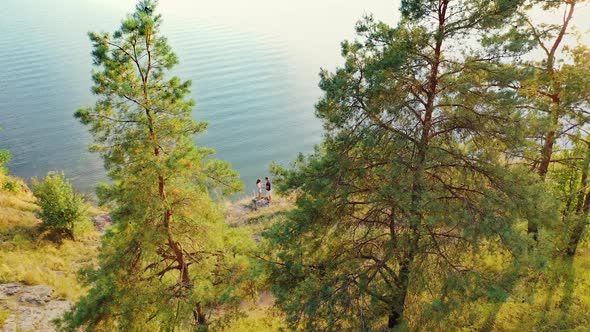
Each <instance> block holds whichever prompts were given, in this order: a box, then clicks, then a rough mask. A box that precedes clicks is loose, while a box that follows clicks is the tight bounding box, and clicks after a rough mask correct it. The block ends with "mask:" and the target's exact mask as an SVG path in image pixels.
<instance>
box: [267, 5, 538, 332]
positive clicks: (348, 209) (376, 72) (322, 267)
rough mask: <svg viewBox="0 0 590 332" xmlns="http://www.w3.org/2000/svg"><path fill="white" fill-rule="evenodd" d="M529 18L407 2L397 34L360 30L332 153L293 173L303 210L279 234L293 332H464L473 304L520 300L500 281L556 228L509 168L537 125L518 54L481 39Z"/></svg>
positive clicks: (332, 105)
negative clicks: (537, 236)
mask: <svg viewBox="0 0 590 332" xmlns="http://www.w3.org/2000/svg"><path fill="white" fill-rule="evenodd" d="M518 5H519V2H515V1H485V2H481V1H468V0H465V1H449V0H434V1H402V6H401V12H402V16H403V18H402V21H401V23H400V24H399V25H398V26H397V27H390V26H388V25H386V24H384V23H380V22H375V21H374V20H373V19H372V18H370V17H369V18H367V19H366V20H365V21H362V22H360V23H359V24H358V26H357V31H358V33H359V36H360V39H359V40H358V41H356V42H345V43H343V46H342V50H343V54H344V56H345V58H346V63H345V66H344V67H343V68H340V69H338V70H337V71H336V72H335V73H329V72H327V71H323V72H322V73H321V83H320V87H321V88H322V89H323V90H324V92H325V95H324V97H323V98H322V99H321V101H320V102H319V103H318V105H317V115H318V117H319V118H320V119H322V121H323V122H324V127H325V129H326V131H327V133H326V136H325V140H324V142H323V144H322V146H321V147H319V148H317V150H316V152H315V153H314V154H313V155H311V156H309V157H307V158H305V157H303V156H300V157H299V159H298V160H297V161H296V162H295V163H294V165H293V166H294V167H293V168H292V169H291V170H279V173H281V174H282V176H283V179H282V181H284V186H283V188H282V190H287V191H290V190H293V191H295V192H296V193H297V195H298V201H297V208H296V209H295V211H293V212H292V213H291V214H290V216H289V220H288V221H287V222H286V223H282V224H278V225H276V226H275V227H274V228H273V229H271V230H270V231H269V232H268V233H267V234H266V236H267V237H268V239H269V241H270V244H269V247H270V248H276V252H275V253H274V255H275V257H274V259H275V262H274V263H271V264H269V267H270V270H271V280H272V281H273V283H275V287H274V292H275V294H276V296H277V303H278V304H279V306H280V307H281V308H282V309H283V310H285V311H286V312H287V313H288V315H289V322H290V324H291V325H292V327H293V328H301V329H304V330H327V331H338V330H376V329H380V328H382V327H383V325H386V326H387V327H389V328H394V327H399V326H400V324H402V322H403V321H405V322H406V323H407V324H409V325H410V326H411V327H412V328H417V327H418V326H420V328H421V329H428V328H443V326H444V328H445V329H452V328H453V325H445V324H447V323H448V321H446V320H445V319H443V318H444V317H445V316H446V317H448V316H449V313H450V312H451V311H453V310H455V309H459V308H461V306H462V305H463V304H465V302H467V303H469V302H470V301H475V300H477V299H479V298H485V297H487V298H492V299H499V298H504V297H506V296H507V294H506V293H505V292H503V291H502V288H501V287H500V286H499V285H498V284H497V282H499V281H500V279H501V278H499V276H500V275H501V272H502V271H503V269H505V268H506V267H507V266H509V265H510V264H511V262H512V261H513V260H514V259H515V258H514V257H515V256H518V255H519V253H520V252H523V246H522V245H521V244H523V243H526V241H523V239H522V238H521V237H520V233H519V232H518V231H517V230H515V226H516V225H517V223H518V221H519V220H522V218H524V219H525V220H526V219H527V218H535V219H542V218H543V217H542V216H543V213H544V211H543V209H542V205H541V204H539V203H538V202H539V201H540V200H541V199H544V196H543V194H542V190H540V188H539V187H538V186H537V185H536V183H537V181H536V179H535V178H534V177H533V176H529V175H528V174H526V173H528V171H527V170H526V169H524V168H523V167H519V166H518V165H511V164H510V163H509V161H510V160H509V158H510V156H512V155H513V154H514V151H520V150H521V149H522V145H523V144H524V141H523V139H524V137H523V135H522V134H521V133H522V130H521V129H522V128H521V127H522V126H523V123H524V121H523V119H521V118H520V117H519V113H518V112H516V110H517V109H516V106H517V101H518V98H517V97H516V94H515V92H514V90H511V89H510V84H511V83H513V81H514V77H513V76H512V75H510V74H509V71H505V70H503V69H502V68H503V67H504V64H503V62H502V59H503V57H504V56H506V55H507V54H506V53H502V52H494V53H491V52H488V51H487V50H486V51H484V50H483V49H481V48H480V49H478V48H474V47H473V45H477V42H478V41H477V40H475V39H474V38H473V37H470V36H473V35H475V33H476V32H477V35H481V32H482V31H486V30H490V29H495V28H496V27H498V26H500V24H501V23H502V22H504V21H505V20H507V19H509V18H511V17H512V14H513V13H514V10H515V9H517V6H518ZM283 172H284V173H283ZM490 254H493V256H494V257H495V258H494V259H496V260H500V263H497V262H496V263H493V264H492V263H491V262H490V261H489V260H487V261H486V257H488V258H489V257H490ZM455 323H457V324H460V323H459V322H455ZM462 323H463V324H469V323H468V322H462ZM472 323H473V322H472ZM459 327H460V325H457V326H455V328H459Z"/></svg>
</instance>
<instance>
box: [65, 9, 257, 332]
mask: <svg viewBox="0 0 590 332" xmlns="http://www.w3.org/2000/svg"><path fill="white" fill-rule="evenodd" d="M155 7H156V2H155V1H149V0H144V1H140V2H139V3H138V4H137V6H136V10H135V12H134V13H133V14H131V15H128V16H127V17H126V18H125V19H124V20H123V22H122V24H121V27H120V29H119V30H117V31H115V33H113V34H112V35H110V34H108V33H90V34H89V37H90V40H91V41H92V44H93V52H92V55H93V62H94V65H95V66H96V67H95V70H94V71H93V75H92V77H93V80H94V87H93V91H94V93H95V94H96V95H97V97H98V101H97V102H96V104H95V105H94V106H93V107H87V108H83V109H80V110H78V111H77V112H76V114H75V116H76V117H77V118H78V119H79V120H80V121H81V122H82V123H83V124H85V125H88V126H89V128H90V131H91V133H92V134H93V135H94V140H95V145H93V146H92V147H91V150H92V151H95V152H97V153H99V154H100V155H101V157H102V158H103V160H104V164H105V168H106V170H107V172H108V175H109V176H110V177H111V179H112V180H113V182H112V185H101V186H100V188H99V189H98V190H97V194H98V196H99V200H100V201H101V203H105V204H109V205H110V206H112V207H113V211H112V213H111V216H112V218H113V222H114V226H113V228H112V229H111V230H110V231H109V232H108V233H107V234H106V235H105V236H104V239H103V247H102V250H101V255H100V258H99V261H100V268H99V269H97V270H86V271H84V272H83V278H84V280H85V281H86V282H88V284H89V285H91V286H92V288H91V290H90V292H89V294H88V295H87V296H85V297H83V298H82V299H81V300H80V301H79V302H78V303H77V304H76V306H75V307H74V308H73V309H72V311H71V312H69V313H68V314H67V315H66V316H65V319H64V321H62V322H61V328H62V329H63V330H76V329H78V328H84V329H88V330H94V329H101V330H119V331H161V330H166V331H171V330H191V329H196V330H204V329H207V328H209V327H212V328H213V327H215V328H220V327H222V326H224V325H227V324H228V323H229V322H230V321H231V319H232V318H234V317H239V316H240V313H239V304H240V299H241V297H243V296H245V295H246V294H248V292H249V289H248V287H247V286H248V283H247V282H246V281H247V280H246V279H247V277H248V273H247V271H248V269H249V265H250V260H249V258H248V257H247V256H246V255H245V254H246V252H248V250H250V248H251V246H252V242H251V241H249V240H248V239H249V236H248V235H247V234H245V233H244V232H242V231H240V230H238V229H230V228H229V227H228V226H227V225H226V224H225V223H224V222H223V210H222V208H221V205H220V204H219V202H217V201H215V200H214V199H213V198H212V197H215V198H221V197H223V196H224V195H226V194H231V193H234V192H236V191H239V190H241V189H242V187H243V185H242V184H241V183H240V182H239V180H238V174H237V172H236V171H234V170H233V169H232V168H231V166H230V165H229V164H228V163H227V162H222V161H218V160H214V159H213V158H212V155H213V153H214V151H213V150H211V149H208V148H202V147H198V146H195V145H194V143H193V141H192V140H193V135H195V134H199V133H202V132H203V131H204V130H205V129H206V124H205V123H203V122H195V121H194V120H193V119H192V118H191V108H192V107H193V106H194V102H193V101H192V100H189V99H187V95H188V93H189V88H190V82H189V81H182V80H180V79H179V78H177V77H172V78H168V77H167V76H166V74H167V71H168V70H170V69H171V68H172V67H173V66H174V65H175V64H176V63H177V61H178V59H177V57H176V55H175V54H174V53H173V52H172V50H171V48H170V46H169V45H168V43H167V40H166V38H165V37H163V36H162V35H161V34H160V25H161V22H162V19H161V16H160V15H157V14H155Z"/></svg>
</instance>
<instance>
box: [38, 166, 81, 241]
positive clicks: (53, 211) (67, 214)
mask: <svg viewBox="0 0 590 332" xmlns="http://www.w3.org/2000/svg"><path fill="white" fill-rule="evenodd" d="M32 183H33V194H34V195H35V197H36V198H37V204H38V205H39V207H41V212H39V213H38V216H39V218H41V220H42V221H43V224H42V225H43V228H44V229H46V230H49V231H51V232H54V233H55V234H57V235H59V236H60V237H61V236H66V237H69V238H71V239H74V226H75V225H76V224H77V223H78V222H81V221H83V219H84V217H85V216H86V208H85V207H84V201H83V199H82V196H81V195H79V194H77V193H76V192H74V188H73V187H72V184H71V183H70V181H69V180H68V179H66V178H65V176H64V174H63V173H61V172H49V173H48V174H47V176H45V178H44V179H43V181H42V182H40V181H39V180H37V179H33V180H32Z"/></svg>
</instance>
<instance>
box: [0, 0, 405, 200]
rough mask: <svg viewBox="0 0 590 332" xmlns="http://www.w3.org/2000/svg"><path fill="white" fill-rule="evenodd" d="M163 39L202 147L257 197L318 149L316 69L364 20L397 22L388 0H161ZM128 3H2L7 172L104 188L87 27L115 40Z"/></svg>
mask: <svg viewBox="0 0 590 332" xmlns="http://www.w3.org/2000/svg"><path fill="white" fill-rule="evenodd" d="M160 2H161V4H160V7H159V11H160V13H162V15H163V19H164V24H163V27H162V28H163V33H164V34H165V35H166V36H168V38H169V42H170V44H171V46H172V48H173V49H174V51H175V52H176V53H177V54H178V56H179V58H180V64H179V65H178V66H177V67H176V68H175V69H174V74H176V75H178V76H180V78H181V79H185V80H186V79H190V80H192V82H193V87H192V98H194V99H195V100H196V102H197V106H196V107H195V109H194V112H193V116H194V118H195V119H199V120H205V121H207V122H209V130H208V132H207V133H206V134H204V135H202V136H198V137H196V138H195V142H196V144H198V145H202V146H207V147H212V148H214V149H216V151H217V158H219V159H224V160H228V161H230V162H231V163H232V164H233V166H234V167H235V168H236V169H237V170H238V171H239V172H240V174H241V176H242V180H243V181H245V182H246V183H247V190H246V193H247V194H249V193H252V192H253V191H254V181H255V179H256V178H257V177H260V178H263V177H264V176H266V175H268V165H269V164H270V162H271V161H277V162H280V163H283V164H287V163H288V162H289V161H291V160H293V159H294V158H295V157H296V155H297V154H298V153H299V152H303V153H307V152H310V151H312V149H313V146H314V144H317V143H318V142H320V140H321V135H322V126H321V123H320V122H319V121H318V120H317V119H315V117H314V104H315V103H316V102H317V100H318V98H319V97H320V96H321V91H320V89H319V88H318V87H317V84H318V81H319V78H318V72H319V70H320V67H324V68H328V69H333V68H335V67H336V65H340V64H341V63H342V60H341V58H340V50H339V44H340V42H341V41H342V40H344V39H349V38H352V37H354V23H355V22H356V21H357V20H358V19H359V18H360V17H361V16H362V15H363V14H364V13H371V12H375V13H379V15H377V16H379V17H383V18H390V19H393V18H395V17H396V16H397V14H396V12H397V7H398V3H397V2H395V1H390V0H370V1H363V2H355V3H353V2H351V3H348V2H346V3H345V2H342V1H335V0H324V1H319V0H318V1H309V0H304V1H297V2H282V1H268V0H253V1H247V2H246V1H223V0H221V1H215V3H207V4H200V3H197V2H195V1H188V0H185V1H182V0H177V1H160ZM134 4H135V1H130V0H101V1H98V0H85V1H75V0H54V1H38V0H2V11H1V12H0V126H1V127H3V131H2V132H0V147H2V148H8V149H10V150H11V152H12V155H13V161H12V162H11V163H10V164H9V165H8V167H9V170H10V173H11V174H13V175H17V176H20V177H24V178H26V179H29V178H30V177H41V176H43V175H45V174H46V173H47V171H50V170H63V171H64V172H65V173H66V176H68V177H70V178H72V179H73V182H74V184H75V186H76V187H77V188H78V189H79V190H81V191H85V192H92V191H93V188H94V186H95V185H96V184H97V183H98V182H100V181H105V180H106V175H105V172H104V169H103V167H102V162H101V160H100V159H99V157H98V155H95V154H91V153H89V152H88V151H87V146H88V144H89V143H90V142H91V138H90V135H89V134H88V133H87V128H86V127H84V126H83V125H81V124H80V123H78V122H77V121H76V120H75V119H74V118H73V116H72V114H73V113H74V111H75V110H76V109H77V108H78V107H81V106H85V105H90V104H92V103H93V96H92V94H91V93H90V87H91V84H92V83H91V79H90V71H91V57H90V42H89V40H88V38H87V35H86V33H87V32H88V31H108V32H113V31H114V30H115V29H116V28H118V27H119V23H120V21H121V19H122V18H123V17H124V16H125V14H126V13H129V12H131V11H132V10H133V7H134Z"/></svg>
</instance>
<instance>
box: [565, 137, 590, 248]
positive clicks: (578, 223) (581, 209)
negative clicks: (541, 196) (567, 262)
mask: <svg viewBox="0 0 590 332" xmlns="http://www.w3.org/2000/svg"><path fill="white" fill-rule="evenodd" d="M589 168H590V143H588V146H587V148H586V157H585V158H584V163H583V164H582V179H581V181H580V189H579V199H578V206H577V209H576V212H577V213H576V215H577V216H576V217H578V218H574V220H573V222H574V223H575V224H574V227H573V228H572V230H571V231H570V236H569V241H568V246H567V249H566V255H567V256H568V257H573V256H574V255H575V254H576V250H577V249H578V243H580V239H581V238H582V234H583V233H584V229H585V228H586V224H587V223H588V214H590V191H589V190H588V189H587V188H586V187H587V186H588V170H589ZM584 193H585V194H584Z"/></svg>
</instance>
